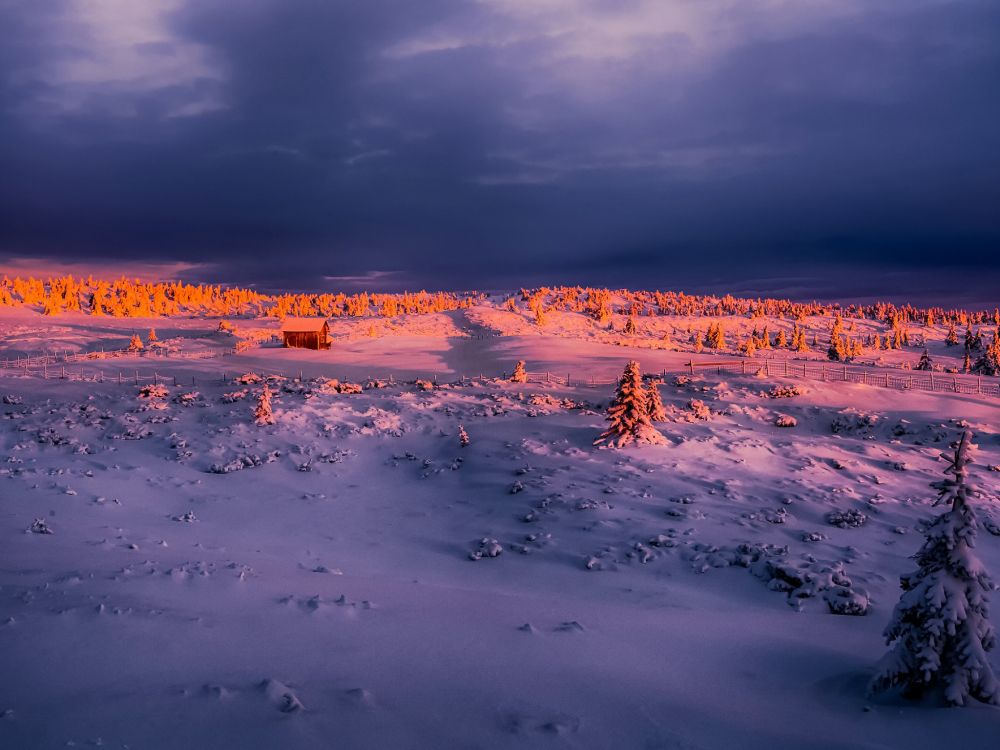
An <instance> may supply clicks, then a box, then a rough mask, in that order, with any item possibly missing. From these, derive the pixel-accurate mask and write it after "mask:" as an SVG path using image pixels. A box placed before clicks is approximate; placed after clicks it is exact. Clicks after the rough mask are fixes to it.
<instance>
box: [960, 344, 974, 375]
mask: <svg viewBox="0 0 1000 750" xmlns="http://www.w3.org/2000/svg"><path fill="white" fill-rule="evenodd" d="M962 372H972V357H971V356H970V355H969V350H968V348H966V350H965V356H964V357H962Z"/></svg>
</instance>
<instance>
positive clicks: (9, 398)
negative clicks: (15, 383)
mask: <svg viewBox="0 0 1000 750" xmlns="http://www.w3.org/2000/svg"><path fill="white" fill-rule="evenodd" d="M3 402H4V403H5V404H10V405H11V406H16V405H17V404H20V403H21V402H22V399H21V397H20V396H15V395H14V394H12V393H5V394H4V397H3Z"/></svg>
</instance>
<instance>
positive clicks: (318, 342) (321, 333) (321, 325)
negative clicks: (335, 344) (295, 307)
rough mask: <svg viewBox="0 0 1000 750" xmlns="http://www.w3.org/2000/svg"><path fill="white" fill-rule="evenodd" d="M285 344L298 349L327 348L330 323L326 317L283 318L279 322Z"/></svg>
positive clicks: (328, 345) (328, 346)
mask: <svg viewBox="0 0 1000 750" xmlns="http://www.w3.org/2000/svg"><path fill="white" fill-rule="evenodd" d="M281 338H282V341H283V342H284V345H285V346H288V347H296V348H300V349H329V348H330V325H329V323H327V322H326V318H285V319H284V320H283V321H282V322H281Z"/></svg>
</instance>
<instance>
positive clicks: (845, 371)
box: [844, 364, 847, 383]
mask: <svg viewBox="0 0 1000 750" xmlns="http://www.w3.org/2000/svg"><path fill="white" fill-rule="evenodd" d="M844 382H845V383H846V382H847V365H846V364H845V365H844Z"/></svg>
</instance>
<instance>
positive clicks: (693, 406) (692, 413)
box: [687, 398, 712, 422]
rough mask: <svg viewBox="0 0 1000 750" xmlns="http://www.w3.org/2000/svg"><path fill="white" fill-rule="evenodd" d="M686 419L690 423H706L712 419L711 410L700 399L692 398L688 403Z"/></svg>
mask: <svg viewBox="0 0 1000 750" xmlns="http://www.w3.org/2000/svg"><path fill="white" fill-rule="evenodd" d="M687 418H688V420H689V421H692V422H693V421H695V420H702V421H705V422H707V421H708V420H710V419H711V418H712V410H711V409H709V408H708V407H707V406H706V405H705V402H704V401H702V400H701V399H697V398H693V399H691V400H690V401H689V402H688V414H687Z"/></svg>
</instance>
